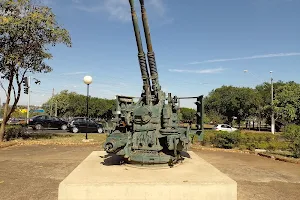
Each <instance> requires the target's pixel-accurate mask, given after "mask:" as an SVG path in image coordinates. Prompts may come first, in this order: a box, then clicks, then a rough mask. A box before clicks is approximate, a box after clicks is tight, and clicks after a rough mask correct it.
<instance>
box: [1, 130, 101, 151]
mask: <svg viewBox="0 0 300 200" xmlns="http://www.w3.org/2000/svg"><path fill="white" fill-rule="evenodd" d="M88 139H89V142H86V141H84V140H85V133H77V134H66V133H55V134H51V133H43V134H36V135H34V136H33V137H32V138H30V139H26V140H23V139H17V140H12V141H8V142H0V148H1V147H8V146H13V145H36V144H38V145H66V146H67V145H93V144H95V145H96V144H97V145H102V144H103V142H104V141H105V139H106V134H97V133H96V134H95V133H91V134H88Z"/></svg>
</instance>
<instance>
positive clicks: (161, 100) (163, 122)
mask: <svg viewBox="0 0 300 200" xmlns="http://www.w3.org/2000/svg"><path fill="white" fill-rule="evenodd" d="M129 3H130V7H131V14H132V23H133V28H134V34H135V38H136V44H137V49H138V61H139V65H140V70H141V76H142V80H143V91H142V94H141V96H140V97H139V99H138V101H137V102H134V98H133V97H128V96H116V105H117V106H116V110H115V112H114V116H115V117H114V119H113V123H114V130H113V131H111V132H110V133H109V134H108V137H107V139H106V142H105V143H104V149H105V151H106V152H107V153H110V154H116V155H119V156H122V157H123V158H124V159H125V160H126V161H127V162H129V163H142V164H163V163H168V164H169V165H173V164H174V163H177V162H178V161H180V160H182V159H183V158H182V152H183V151H185V152H186V151H187V149H188V145H189V144H190V137H189V134H190V131H189V128H181V127H179V119H178V114H179V107H178V101H179V99H178V98H177V97H176V96H172V95H171V93H168V94H166V93H165V92H163V91H162V90H161V86H160V84H159V79H158V73H157V67H156V61H155V54H154V52H153V49H152V42H151V36H150V30H149V25H148V21H147V14H146V10H145V7H144V0H140V4H141V13H142V21H143V27H144V34H145V38H146V44H147V50H148V52H147V59H146V55H145V53H144V51H143V46H142V40H141V35H140V30H139V26H138V19H137V15H136V12H135V9H134V0H129ZM147 63H148V64H147ZM148 65H149V67H148ZM148 68H149V70H148ZM149 71H150V73H149Z"/></svg>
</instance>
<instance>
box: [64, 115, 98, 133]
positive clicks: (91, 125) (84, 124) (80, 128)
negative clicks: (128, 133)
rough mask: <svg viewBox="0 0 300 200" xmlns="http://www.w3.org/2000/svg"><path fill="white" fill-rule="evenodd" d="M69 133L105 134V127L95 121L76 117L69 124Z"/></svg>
mask: <svg viewBox="0 0 300 200" xmlns="http://www.w3.org/2000/svg"><path fill="white" fill-rule="evenodd" d="M68 129H69V131H71V132H73V133H79V132H88V133H93V132H98V133H103V126H102V125H101V124H99V123H97V122H95V121H94V120H91V119H87V118H85V117H75V118H74V119H73V120H72V121H71V122H70V123H69V124H68Z"/></svg>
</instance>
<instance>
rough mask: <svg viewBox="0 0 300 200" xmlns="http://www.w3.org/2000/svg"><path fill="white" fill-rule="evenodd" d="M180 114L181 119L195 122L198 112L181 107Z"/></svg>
mask: <svg viewBox="0 0 300 200" xmlns="http://www.w3.org/2000/svg"><path fill="white" fill-rule="evenodd" d="M180 113H181V117H180V119H181V120H191V121H194V119H195V114H196V110H195V109H192V108H184V107H181V108H180Z"/></svg>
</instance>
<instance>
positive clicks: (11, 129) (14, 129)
mask: <svg viewBox="0 0 300 200" xmlns="http://www.w3.org/2000/svg"><path fill="white" fill-rule="evenodd" d="M25 130H26V129H25V128H24V127H22V126H19V125H11V126H6V127H5V132H4V140H6V141H10V140H12V139H17V138H26V135H27V133H26V131H25Z"/></svg>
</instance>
